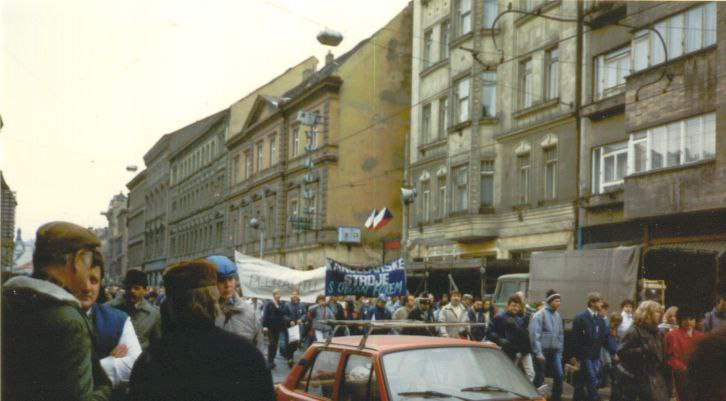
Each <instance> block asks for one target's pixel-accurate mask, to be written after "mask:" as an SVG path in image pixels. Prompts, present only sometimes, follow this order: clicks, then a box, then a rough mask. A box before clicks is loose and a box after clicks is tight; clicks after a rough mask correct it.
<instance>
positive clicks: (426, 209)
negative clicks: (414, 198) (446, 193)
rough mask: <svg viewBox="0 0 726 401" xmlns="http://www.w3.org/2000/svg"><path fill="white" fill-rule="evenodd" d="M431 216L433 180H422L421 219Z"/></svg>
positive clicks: (425, 219) (424, 219) (426, 219)
mask: <svg viewBox="0 0 726 401" xmlns="http://www.w3.org/2000/svg"><path fill="white" fill-rule="evenodd" d="M430 218H431V182H430V181H429V180H425V181H421V221H429V219H430Z"/></svg>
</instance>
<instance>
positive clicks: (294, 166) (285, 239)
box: [227, 6, 412, 268]
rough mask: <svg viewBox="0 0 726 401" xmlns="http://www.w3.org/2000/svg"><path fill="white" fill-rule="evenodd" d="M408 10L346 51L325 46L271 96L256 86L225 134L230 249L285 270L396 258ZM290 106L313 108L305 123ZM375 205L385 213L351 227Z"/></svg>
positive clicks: (404, 129)
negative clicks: (372, 225) (297, 78)
mask: <svg viewBox="0 0 726 401" xmlns="http://www.w3.org/2000/svg"><path fill="white" fill-rule="evenodd" d="M411 15H412V8H411V7H410V6H409V7H407V8H406V9H404V10H403V11H402V12H401V13H399V14H398V15H397V16H396V17H395V18H394V19H393V20H391V21H390V22H389V23H388V24H387V25H386V26H385V27H383V28H382V29H381V30H379V31H378V32H377V33H375V34H374V35H373V36H372V37H370V38H369V39H367V40H365V41H363V42H361V43H359V44H358V45H357V46H356V47H355V48H353V49H352V50H350V51H349V52H348V53H346V54H344V55H342V56H340V57H338V58H337V59H335V58H333V56H332V55H331V54H329V55H328V57H326V63H325V66H323V67H322V68H321V69H320V70H319V71H316V72H314V73H313V74H312V75H310V76H309V77H307V78H306V79H305V80H304V81H303V82H302V83H300V84H299V85H297V86H294V87H288V90H287V91H284V92H282V93H281V94H280V95H275V94H274V93H271V92H267V91H264V90H263V91H259V96H256V97H255V103H254V106H253V107H252V108H251V110H250V112H249V114H248V115H247V117H246V119H245V123H244V125H243V126H242V129H241V133H239V134H237V135H235V136H234V137H232V138H230V140H228V142H227V146H228V148H229V149H230V158H229V161H230V168H229V169H230V189H229V193H228V202H229V206H228V207H229V213H230V219H229V221H230V224H229V240H230V243H231V244H232V247H233V249H235V250H238V251H240V252H242V253H246V254H250V255H256V256H260V255H261V256H263V257H264V258H265V259H268V260H271V261H274V262H276V263H279V264H282V265H285V266H290V267H294V268H309V267H311V266H315V267H318V266H322V265H323V264H324V263H325V259H326V258H333V259H336V260H339V261H342V262H347V263H353V264H376V263H380V262H381V261H382V260H388V259H392V258H395V257H397V256H398V253H397V249H395V248H398V244H399V241H400V236H401V223H400V222H401V220H400V219H401V217H402V215H401V202H400V198H399V188H400V187H401V185H402V184H403V180H402V179H401V178H402V172H403V164H404V153H405V148H404V142H405V138H406V134H407V132H408V129H409V117H408V115H407V113H406V110H407V108H408V107H409V102H410V57H411V52H410V37H411ZM306 75H307V74H306ZM300 112H304V113H311V115H315V116H316V117H315V118H313V119H312V120H311V121H312V122H313V123H314V124H313V125H312V126H311V125H310V124H309V122H305V121H303V120H304V119H301V118H298V117H299V116H300ZM383 207H387V208H388V209H390V211H391V212H392V214H393V216H394V218H393V221H392V222H391V223H389V224H388V225H387V226H385V227H383V228H382V229H381V230H378V231H375V232H373V231H371V232H367V231H363V232H361V231H360V228H361V227H362V226H363V223H364V222H365V221H366V218H367V217H368V216H369V215H370V213H371V210H372V209H374V208H376V209H379V210H380V209H382V208H383ZM346 236H347V237H346Z"/></svg>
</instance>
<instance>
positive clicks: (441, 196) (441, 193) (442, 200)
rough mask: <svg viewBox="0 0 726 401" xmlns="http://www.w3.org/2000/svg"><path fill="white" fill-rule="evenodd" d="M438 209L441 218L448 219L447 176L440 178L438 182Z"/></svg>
mask: <svg viewBox="0 0 726 401" xmlns="http://www.w3.org/2000/svg"><path fill="white" fill-rule="evenodd" d="M438 184H439V185H438V187H439V190H438V194H437V199H436V201H437V202H438V203H437V209H438V210H439V217H440V218H442V217H446V176H440V177H439V180H438Z"/></svg>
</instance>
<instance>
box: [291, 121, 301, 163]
mask: <svg viewBox="0 0 726 401" xmlns="http://www.w3.org/2000/svg"><path fill="white" fill-rule="evenodd" d="M298 153H300V128H298V127H295V128H293V129H292V138H291V139H290V154H291V155H292V157H295V156H297V155H298Z"/></svg>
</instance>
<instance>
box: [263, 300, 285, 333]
mask: <svg viewBox="0 0 726 401" xmlns="http://www.w3.org/2000/svg"><path fill="white" fill-rule="evenodd" d="M262 326H264V327H267V328H268V329H270V330H282V329H285V328H286V327H285V304H284V303H282V301H280V304H279V306H278V305H275V303H274V302H272V301H267V302H266V303H265V307H264V310H263V312H262Z"/></svg>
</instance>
